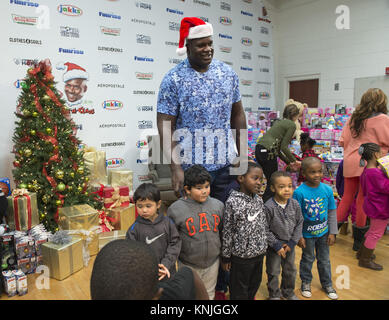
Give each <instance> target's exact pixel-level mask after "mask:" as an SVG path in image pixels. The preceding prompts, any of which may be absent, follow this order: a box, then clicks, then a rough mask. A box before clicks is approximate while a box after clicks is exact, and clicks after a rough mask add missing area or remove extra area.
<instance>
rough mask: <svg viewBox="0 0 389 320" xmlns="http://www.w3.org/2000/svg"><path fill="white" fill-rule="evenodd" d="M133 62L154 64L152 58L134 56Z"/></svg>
mask: <svg viewBox="0 0 389 320" xmlns="http://www.w3.org/2000/svg"><path fill="white" fill-rule="evenodd" d="M134 60H135V61H145V62H154V59H153V58H148V57H138V56H134Z"/></svg>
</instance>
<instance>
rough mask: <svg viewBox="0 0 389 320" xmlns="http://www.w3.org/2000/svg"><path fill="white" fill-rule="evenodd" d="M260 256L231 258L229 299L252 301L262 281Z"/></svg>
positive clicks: (261, 256) (261, 259)
mask: <svg viewBox="0 0 389 320" xmlns="http://www.w3.org/2000/svg"><path fill="white" fill-rule="evenodd" d="M264 256H265V255H264V254H262V255H260V256H258V257H254V258H250V259H242V258H238V257H235V256H232V257H231V272H230V299H231V300H253V299H254V298H255V294H256V293H257V291H258V288H259V286H260V285H261V281H262V266H263V257H264Z"/></svg>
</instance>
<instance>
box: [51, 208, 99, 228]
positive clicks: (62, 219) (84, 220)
mask: <svg viewBox="0 0 389 320" xmlns="http://www.w3.org/2000/svg"><path fill="white" fill-rule="evenodd" d="M98 225H99V213H98V211H97V210H96V209H94V208H92V207H91V206H90V205H88V204H77V205H74V206H70V207H63V208H59V210H58V226H59V228H60V229H62V230H89V229H90V228H92V227H95V226H98Z"/></svg>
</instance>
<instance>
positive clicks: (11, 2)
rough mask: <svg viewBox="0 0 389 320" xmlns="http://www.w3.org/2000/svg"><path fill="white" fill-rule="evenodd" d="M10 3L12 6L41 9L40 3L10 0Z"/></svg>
mask: <svg viewBox="0 0 389 320" xmlns="http://www.w3.org/2000/svg"><path fill="white" fill-rule="evenodd" d="M9 3H10V4H17V5H19V6H27V7H39V3H36V2H30V1H19V0H10V1H9Z"/></svg>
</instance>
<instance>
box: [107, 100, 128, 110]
mask: <svg viewBox="0 0 389 320" xmlns="http://www.w3.org/2000/svg"><path fill="white" fill-rule="evenodd" d="M102 106H103V109H107V110H119V109H121V108H123V103H122V102H121V101H118V100H105V101H104V102H103V103H102Z"/></svg>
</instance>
